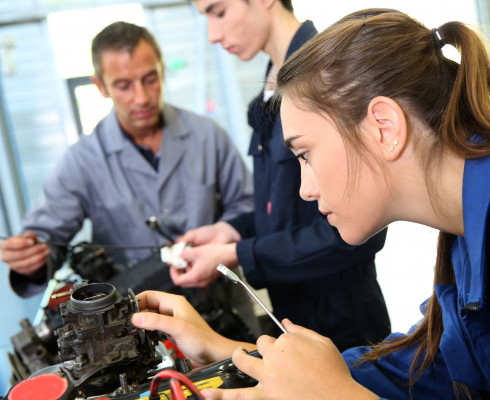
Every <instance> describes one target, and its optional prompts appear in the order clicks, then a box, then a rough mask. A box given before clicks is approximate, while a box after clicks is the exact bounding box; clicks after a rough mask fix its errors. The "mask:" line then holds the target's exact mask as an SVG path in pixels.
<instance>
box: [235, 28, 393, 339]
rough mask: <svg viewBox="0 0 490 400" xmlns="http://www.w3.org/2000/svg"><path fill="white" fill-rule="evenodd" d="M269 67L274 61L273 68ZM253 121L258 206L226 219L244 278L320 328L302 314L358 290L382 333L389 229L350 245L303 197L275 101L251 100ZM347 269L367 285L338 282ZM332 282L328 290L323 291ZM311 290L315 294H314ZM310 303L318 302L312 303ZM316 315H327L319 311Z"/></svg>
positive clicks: (301, 36)
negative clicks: (382, 276) (381, 267)
mask: <svg viewBox="0 0 490 400" xmlns="http://www.w3.org/2000/svg"><path fill="white" fill-rule="evenodd" d="M316 32H317V31H316V29H315V27H314V25H313V23H312V22H311V21H306V22H305V23H303V24H302V26H301V27H300V29H299V30H298V32H297V33H296V35H295V36H294V38H293V40H292V42H291V44H290V46H289V49H288V52H287V55H286V59H287V58H288V57H289V56H290V55H291V54H292V53H293V52H294V51H296V50H297V49H298V48H299V47H300V46H301V45H302V44H303V43H305V42H306V41H307V40H308V39H310V38H311V37H313V36H314V35H315V34H316ZM270 68H271V64H270V63H269V66H268V71H269V69H270ZM268 71H267V72H268ZM266 76H267V74H266ZM248 120H249V124H250V125H251V127H252V128H253V134H252V139H251V144H250V149H249V154H250V155H251V156H253V159H254V200H255V212H252V213H248V214H244V215H241V216H239V217H236V218H234V219H233V220H231V221H229V222H230V223H231V225H232V226H234V227H235V228H236V229H237V230H238V232H239V233H240V234H241V236H242V238H243V240H241V241H240V242H239V243H238V244H237V254H238V258H239V261H240V264H241V265H242V267H243V270H244V273H245V276H246V278H247V280H248V281H249V282H250V283H251V284H252V285H254V286H255V287H257V288H258V287H267V288H268V290H269V295H270V297H271V301H272V304H273V307H274V312H275V313H276V314H278V315H277V316H278V317H289V318H290V319H291V320H292V321H293V322H296V323H302V324H304V325H306V326H308V327H310V328H311V329H316V330H317V331H320V333H323V334H329V333H331V331H329V330H325V329H322V327H321V325H322V324H321V323H320V325H318V324H316V323H311V321H307V320H305V319H304V315H303V314H304V313H305V312H306V313H308V314H312V313H315V310H316V311H317V312H318V314H321V310H323V306H319V303H322V304H323V305H325V304H326V303H327V302H328V307H327V306H325V312H326V313H328V312H331V311H332V307H333V305H332V303H334V302H335V301H332V299H334V298H335V297H334V296H335V293H334V292H332V291H333V290H337V292H339V293H337V294H338V295H339V296H340V297H338V298H337V300H336V302H337V303H340V302H342V298H344V297H346V300H345V302H350V300H349V299H348V298H349V297H350V296H353V297H356V294H355V293H352V291H353V290H361V292H362V294H360V295H359V296H357V297H360V296H362V295H365V296H367V299H366V304H370V306H372V308H373V314H374V313H377V314H378V315H381V316H382V317H381V318H380V319H379V320H377V319H376V317H373V321H372V324H374V325H378V326H379V325H383V329H381V331H380V332H379V334H377V335H375V336H377V337H378V336H379V339H382V338H383V337H384V336H383V335H384V334H385V333H386V334H388V333H389V320H388V315H387V312H386V308H385V305H384V300H383V297H382V295H381V291H380V290H379V287H378V284H377V281H376V272H375V268H374V256H375V254H376V252H378V251H379V250H381V249H382V247H383V245H384V242H385V237H386V230H384V231H382V232H380V233H378V234H377V235H375V236H374V237H373V238H371V239H370V240H369V241H368V242H366V243H365V244H363V245H361V246H350V245H348V244H346V243H345V242H344V241H343V240H342V239H341V237H340V235H339V233H338V231H337V230H336V229H335V228H333V227H332V226H330V225H329V224H328V222H327V220H326V218H325V216H323V215H322V214H320V213H319V211H318V205H317V203H316V202H306V201H304V200H302V199H301V198H300V196H299V188H300V184H301V175H300V165H299V163H298V161H297V160H296V159H295V158H294V155H293V153H292V152H291V151H290V150H289V149H287V148H286V147H285V146H284V143H283V133H282V125H281V120H280V116H279V108H278V105H277V104H276V105H275V106H274V107H273V106H272V101H270V100H269V101H268V102H263V93H261V94H260V95H259V96H258V97H257V98H256V99H254V100H253V101H252V102H251V103H250V105H249V113H248ZM342 272H346V273H348V274H349V276H348V277H347V276H345V277H344V280H345V281H352V280H357V281H359V282H361V281H364V282H365V283H366V284H365V287H364V288H362V285H360V284H359V286H360V287H358V288H356V289H354V287H355V284H354V285H352V286H351V287H350V288H349V287H348V286H349V284H348V283H347V284H346V285H343V284H342V285H341V284H340V276H339V275H336V274H339V273H342ZM350 275H352V276H350ZM300 282H301V283H302V284H301V285H300V284H299V283H300ZM328 288H330V289H331V290H330V291H331V292H332V293H331V294H327V293H326V292H328V291H329V290H328ZM313 292H314V293H313ZM312 296H317V297H318V298H317V299H315V300H313V299H312ZM369 298H371V299H373V303H370V302H369ZM308 299H309V300H310V303H308ZM311 301H313V302H314V304H311ZM286 302H288V303H289V306H287V307H286V306H285V303H286ZM298 302H300V303H302V304H304V308H302V309H297V310H296V312H295V311H294V310H293V309H292V308H291V307H293V306H294V307H297V306H296V304H297V303H298ZM309 306H311V307H313V308H309V309H308V307H309ZM359 311H361V310H359ZM350 312H351V310H348V309H345V307H344V308H342V309H339V310H338V313H339V315H340V314H343V313H350ZM293 313H295V315H292V314H293ZM282 314H284V315H282ZM314 318H315V319H322V318H323V319H326V318H328V317H327V316H325V315H316V316H315V317H314ZM347 318H350V317H347ZM337 322H338V321H337ZM351 322H353V321H351ZM346 325H348V324H347V322H346ZM352 325H353V326H354V325H356V324H355V323H352ZM358 328H360V329H364V328H363V327H362V326H361V327H358ZM354 342H355V341H354Z"/></svg>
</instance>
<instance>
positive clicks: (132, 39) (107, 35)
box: [92, 21, 162, 80]
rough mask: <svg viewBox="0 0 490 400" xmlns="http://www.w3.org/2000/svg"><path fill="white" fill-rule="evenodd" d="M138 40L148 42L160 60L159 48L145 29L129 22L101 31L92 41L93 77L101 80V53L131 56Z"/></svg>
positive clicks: (107, 27) (115, 24)
mask: <svg viewBox="0 0 490 400" xmlns="http://www.w3.org/2000/svg"><path fill="white" fill-rule="evenodd" d="M140 40H144V41H146V42H148V43H149V44H150V45H151V47H153V50H155V53H156V54H157V56H158V59H159V60H162V52H161V50H160V46H158V43H157V42H156V40H155V38H154V37H153V35H152V34H151V33H150V32H149V31H148V29H146V28H145V27H142V26H139V25H136V24H132V23H130V22H124V21H118V22H114V23H112V24H110V25H108V26H106V27H105V28H104V29H102V30H101V31H100V32H99V33H98V34H97V35H96V36H95V37H94V38H93V40H92V64H93V66H94V71H95V75H96V76H97V77H98V78H99V79H100V80H102V74H103V73H102V65H101V63H100V59H101V57H102V53H104V52H105V51H108V50H115V51H126V52H128V53H129V54H131V53H132V52H133V50H134V48H135V47H136V46H137V45H138V43H139V42H140Z"/></svg>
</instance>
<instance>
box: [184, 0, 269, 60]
mask: <svg viewBox="0 0 490 400" xmlns="http://www.w3.org/2000/svg"><path fill="white" fill-rule="evenodd" d="M194 3H195V5H196V7H197V9H198V11H199V12H200V13H201V14H203V15H205V16H206V18H207V21H208V40H209V41H210V42H211V43H220V44H221V46H222V47H223V49H225V50H226V51H228V52H229V53H231V54H236V55H237V57H238V58H240V59H241V60H243V61H247V60H250V59H251V58H253V57H255V55H257V53H258V52H259V51H261V50H264V47H265V45H266V42H267V39H268V36H269V34H270V32H269V30H270V13H268V9H269V8H268V6H267V5H266V4H264V3H265V2H264V1H263V0H248V1H245V0H194Z"/></svg>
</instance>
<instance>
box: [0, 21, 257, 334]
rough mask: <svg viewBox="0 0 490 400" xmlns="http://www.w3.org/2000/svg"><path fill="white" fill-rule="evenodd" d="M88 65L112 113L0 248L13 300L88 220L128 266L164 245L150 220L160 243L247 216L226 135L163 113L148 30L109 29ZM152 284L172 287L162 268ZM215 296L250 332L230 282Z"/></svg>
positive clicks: (39, 285) (36, 288) (159, 67)
mask: <svg viewBox="0 0 490 400" xmlns="http://www.w3.org/2000/svg"><path fill="white" fill-rule="evenodd" d="M92 61H93V64H94V70H95V76H94V77H93V81H94V83H95V84H96V85H97V87H98V89H99V91H100V93H101V94H102V95H103V96H104V97H107V98H111V99H112V100H113V105H114V106H113V110H112V111H111V112H110V114H109V115H108V116H106V117H105V118H104V119H102V120H101V121H100V122H99V124H98V125H97V126H96V128H95V129H94V131H93V133H92V134H91V135H89V136H85V137H81V138H80V140H79V141H78V142H77V143H76V144H74V145H73V146H71V147H70V148H69V149H68V150H67V151H66V153H65V154H64V156H63V157H62V158H61V160H60V161H59V162H58V163H57V166H56V168H55V170H54V172H53V173H52V174H51V176H50V177H49V178H48V180H47V181H46V183H45V185H44V189H43V192H42V196H41V200H40V203H39V204H38V205H37V206H36V207H35V208H34V209H32V210H30V212H28V213H27V215H26V216H25V220H24V224H23V231H22V233H21V234H20V235H18V236H14V237H12V238H9V239H7V240H4V241H3V242H2V243H1V244H0V249H1V250H2V261H4V262H6V263H7V264H8V265H9V267H10V282H11V286H12V288H13V289H14V291H15V292H16V293H17V294H19V295H20V296H24V297H26V296H30V295H33V294H35V293H38V292H40V291H42V290H43V289H44V288H45V287H46V284H47V281H48V280H49V278H51V276H52V274H53V273H54V270H55V269H57V268H58V267H59V266H60V265H61V263H62V261H63V260H64V255H65V254H64V253H63V252H62V254H59V252H58V251H55V250H56V249H53V248H50V246H48V245H47V244H46V243H45V242H46V241H56V242H63V243H68V242H69V241H70V240H71V239H72V238H73V236H74V235H75V234H76V233H77V232H78V231H79V230H80V228H81V227H82V223H83V221H84V220H85V219H86V218H88V219H90V220H91V222H92V236H93V242H94V243H95V244H100V245H107V246H109V247H110V246H128V248H126V249H125V250H124V251H122V252H120V253H117V254H116V255H115V256H114V258H115V259H116V260H117V261H119V262H123V263H125V264H127V265H135V264H137V263H139V262H141V261H142V260H146V259H148V258H150V257H151V256H152V251H151V250H150V249H141V248H136V247H138V246H140V247H143V246H154V247H155V248H158V246H161V245H162V244H164V243H165V242H166V239H164V238H163V237H162V236H161V235H160V234H159V233H158V232H157V231H155V230H152V229H150V228H149V227H148V226H147V225H146V223H145V221H146V219H147V218H149V217H152V216H156V217H157V218H158V219H160V220H161V221H163V222H165V224H164V226H167V227H170V228H171V229H169V230H167V236H171V237H172V238H176V237H177V236H178V235H179V234H182V233H184V232H185V231H187V230H189V229H192V228H197V227H198V226H201V225H204V224H209V223H213V222H215V221H218V220H222V219H229V218H232V217H234V216H236V215H239V214H241V213H243V212H249V211H251V210H252V209H253V196H252V179H251V175H250V173H249V171H248V170H247V168H246V166H245V164H244V163H243V160H242V159H241V157H240V156H239V154H238V152H237V151H236V149H235V147H234V145H233V144H232V142H231V140H230V138H229V137H228V135H227V133H226V132H225V131H224V130H223V129H222V128H221V127H219V126H218V125H217V124H216V123H214V122H213V121H212V120H210V119H208V118H205V117H202V116H198V115H196V114H193V113H191V112H189V111H185V110H183V109H180V108H177V107H173V106H171V105H169V104H165V106H164V105H163V98H162V87H163V76H164V64H163V60H162V56H161V52H160V48H159V46H158V44H157V43H156V41H155V39H154V38H153V36H152V35H151V34H150V33H149V32H148V31H147V30H146V29H145V28H143V27H139V26H137V25H134V24H130V23H126V22H116V23H114V24H111V25H109V26H107V27H106V28H104V29H103V30H102V31H101V32H100V33H99V34H98V35H97V36H96V37H95V38H94V40H93V42H92ZM153 252H155V250H153ZM153 256H155V254H153ZM53 258H54V260H53ZM48 259H49V261H50V262H48ZM157 260H158V257H157ZM158 261H159V260H158ZM160 263H161V261H160ZM52 265H54V267H53V268H51V266H52ZM47 266H49V268H47ZM160 274H161V275H160ZM158 275H159V276H155V277H154V279H152V280H151V281H150V282H148V283H147V285H146V286H145V287H139V288H138V289H139V290H142V289H162V288H161V287H159V286H156V282H157V281H159V280H160V281H161V280H162V279H163V281H168V282H169V283H170V284H171V280H170V277H169V276H168V268H166V267H165V266H164V264H163V263H161V270H160V271H159V273H158ZM165 276H167V278H165ZM162 277H163V278H162ZM134 284H135V285H137V282H134ZM152 284H153V285H155V286H151V285H152ZM217 286H218V285H216V287H217ZM219 286H220V287H221V288H222V287H223V286H226V287H228V286H230V288H229V290H232V291H233V293H234V294H236V296H235V295H233V296H232V298H233V299H235V304H234V305H235V306H236V307H237V308H239V307H240V306H241V307H242V308H244V310H247V311H245V314H246V315H247V318H248V319H249V321H250V325H253V324H254V323H255V322H253V321H252V319H253V318H254V316H253V310H252V306H251V302H250V301H249V299H248V298H247V297H246V295H244V294H243V292H241V291H240V290H239V289H238V288H237V287H236V286H235V287H233V286H234V285H232V284H229V283H228V282H226V283H225V282H220V284H219ZM132 287H133V288H134V286H132ZM220 290H221V289H220ZM203 292H204V291H203ZM247 303H248V304H247Z"/></svg>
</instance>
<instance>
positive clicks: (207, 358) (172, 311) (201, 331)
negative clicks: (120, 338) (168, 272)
mask: <svg viewBox="0 0 490 400" xmlns="http://www.w3.org/2000/svg"><path fill="white" fill-rule="evenodd" d="M137 297H138V298H139V299H140V303H139V307H140V310H141V311H140V312H139V313H135V314H133V316H132V318H131V322H132V323H133V325H134V326H136V327H138V328H143V329H147V330H150V331H153V330H159V331H162V332H164V333H166V334H167V336H168V338H169V340H170V341H171V342H172V343H174V344H175V345H176V346H177V347H178V348H179V349H180V351H182V353H183V354H184V355H185V356H186V357H187V358H189V359H190V361H191V363H192V365H194V366H202V365H206V364H209V363H212V362H215V361H221V360H224V359H226V358H229V357H230V356H231V353H232V351H233V349H235V348H236V347H237V346H244V347H246V348H247V349H249V350H253V349H254V348H255V346H254V345H252V344H249V343H242V342H236V341H233V340H230V339H227V338H225V337H223V336H221V335H219V334H218V333H216V332H215V331H213V330H212V329H211V327H210V326H209V325H208V324H207V323H206V321H204V319H203V318H202V317H201V316H200V315H199V313H198V312H197V311H196V310H195V309H194V308H193V307H192V306H191V305H190V304H189V302H188V301H187V300H186V299H185V298H184V297H182V296H177V295H174V294H169V293H163V292H157V291H146V292H143V293H140V294H139V295H138V296H137Z"/></svg>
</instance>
